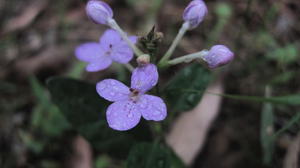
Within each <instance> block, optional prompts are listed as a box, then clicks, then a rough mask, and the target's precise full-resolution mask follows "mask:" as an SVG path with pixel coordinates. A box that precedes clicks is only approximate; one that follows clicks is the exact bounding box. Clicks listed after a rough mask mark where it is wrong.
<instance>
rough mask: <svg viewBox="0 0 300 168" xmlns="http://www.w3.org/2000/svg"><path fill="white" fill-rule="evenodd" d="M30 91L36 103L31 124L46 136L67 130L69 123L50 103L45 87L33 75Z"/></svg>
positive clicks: (56, 134) (59, 133)
mask: <svg viewBox="0 0 300 168" xmlns="http://www.w3.org/2000/svg"><path fill="white" fill-rule="evenodd" d="M29 81H30V85H31V88H32V92H33V94H34V95H35V97H36V99H37V102H38V104H37V105H36V106H35V108H34V109H33V113H32V117H31V124H32V126H33V127H34V128H35V129H37V130H38V131H42V133H44V134H46V135H47V136H58V135H61V134H62V133H63V131H65V130H67V129H68V128H69V127H70V125H69V123H68V122H67V121H66V120H65V118H64V116H63V115H62V114H61V113H60V111H59V110H58V109H57V107H56V106H55V105H54V104H52V102H51V101H50V99H49V95H48V94H46V90H45V88H44V87H43V86H42V85H41V84H40V83H39V81H38V80H37V79H36V78H35V77H31V78H30V80H29Z"/></svg>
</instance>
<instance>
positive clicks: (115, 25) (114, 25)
mask: <svg viewBox="0 0 300 168" xmlns="http://www.w3.org/2000/svg"><path fill="white" fill-rule="evenodd" d="M108 25H109V26H110V27H111V28H113V29H115V30H116V31H117V32H119V33H120V35H121V36H122V38H123V39H124V40H125V41H126V43H127V44H128V45H129V47H131V49H132V50H133V52H134V53H135V55H137V56H138V57H139V56H141V55H143V54H144V53H143V52H142V51H141V50H140V49H138V48H137V47H136V46H135V45H134V44H133V43H132V42H131V41H130V39H129V38H128V36H127V34H126V33H125V32H124V31H123V30H122V29H121V28H120V26H119V25H118V23H117V22H116V21H115V20H114V19H109V20H108Z"/></svg>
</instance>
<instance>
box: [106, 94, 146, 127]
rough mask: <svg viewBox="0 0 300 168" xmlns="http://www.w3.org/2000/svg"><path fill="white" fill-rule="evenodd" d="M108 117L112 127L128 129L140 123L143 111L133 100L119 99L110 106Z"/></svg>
mask: <svg viewBox="0 0 300 168" xmlns="http://www.w3.org/2000/svg"><path fill="white" fill-rule="evenodd" d="M106 119H107V122H108V125H109V127H111V128H112V129H115V130H119V131H126V130H129V129H131V128H133V127H135V126H136V125H137V124H138V123H139V121H140V119H141V113H140V112H139V111H137V106H136V104H135V103H133V102H132V101H129V100H127V101H117V102H114V103H113V104H111V105H110V106H109V107H108V109H107V111H106Z"/></svg>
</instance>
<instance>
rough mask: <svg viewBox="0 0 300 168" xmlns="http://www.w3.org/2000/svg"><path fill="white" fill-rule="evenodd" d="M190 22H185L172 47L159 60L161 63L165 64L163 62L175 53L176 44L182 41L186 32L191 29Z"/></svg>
mask: <svg viewBox="0 0 300 168" xmlns="http://www.w3.org/2000/svg"><path fill="white" fill-rule="evenodd" d="M189 27H190V26H189V23H188V22H184V23H183V24H182V26H181V28H180V30H179V32H178V34H177V36H176V38H175V40H174V41H173V43H172V45H171V46H170V48H169V49H168V51H167V52H166V54H165V55H164V56H163V57H162V59H161V60H160V61H159V64H163V62H166V61H168V59H169V58H170V56H171V55H172V54H173V52H174V50H175V48H176V46H177V45H178V43H179V42H180V40H181V39H182V37H183V35H184V34H185V32H186V31H187V30H188V29H189Z"/></svg>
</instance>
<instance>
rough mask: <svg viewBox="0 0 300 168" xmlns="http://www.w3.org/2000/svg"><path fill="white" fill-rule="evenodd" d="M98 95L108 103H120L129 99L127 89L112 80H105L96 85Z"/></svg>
mask: <svg viewBox="0 0 300 168" xmlns="http://www.w3.org/2000/svg"><path fill="white" fill-rule="evenodd" d="M96 90H97V92H98V94H99V95H100V96H101V97H103V98H104V99H106V100H108V101H112V102H114V101H121V100H128V99H129V94H130V91H129V88H128V87H127V86H126V85H124V84H123V83H121V82H119V81H117V80H114V79H105V80H102V81H100V82H99V83H97V86H96Z"/></svg>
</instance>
